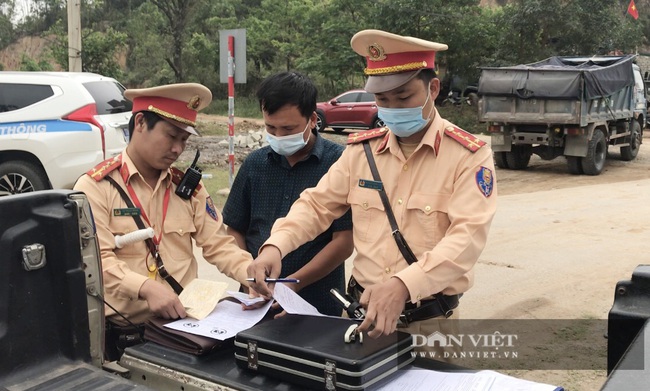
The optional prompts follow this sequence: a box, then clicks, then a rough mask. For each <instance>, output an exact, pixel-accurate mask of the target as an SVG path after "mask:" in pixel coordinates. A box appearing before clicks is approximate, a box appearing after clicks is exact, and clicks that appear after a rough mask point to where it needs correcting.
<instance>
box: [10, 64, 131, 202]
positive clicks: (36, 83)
mask: <svg viewBox="0 0 650 391" xmlns="http://www.w3.org/2000/svg"><path fill="white" fill-rule="evenodd" d="M123 92H124V87H123V86H122V85H121V84H120V83H118V82H117V81H116V80H115V79H112V78H109V77H104V76H101V75H97V74H94V73H75V72H0V196H3V195H8V194H17V193H24V192H28V191H34V190H43V189H51V188H53V189H62V188H68V189H71V188H72V186H73V184H74V182H75V181H76V180H77V178H78V177H79V176H80V175H81V174H83V173H84V172H86V171H87V170H89V169H91V168H92V167H94V166H95V165H97V164H99V163H101V162H102V161H103V160H104V159H106V158H109V157H112V156H115V155H116V154H118V153H120V152H121V151H122V150H123V149H124V147H125V146H126V144H127V141H128V123H129V119H130V118H131V102H129V101H128V100H127V99H125V98H124V94H123Z"/></svg>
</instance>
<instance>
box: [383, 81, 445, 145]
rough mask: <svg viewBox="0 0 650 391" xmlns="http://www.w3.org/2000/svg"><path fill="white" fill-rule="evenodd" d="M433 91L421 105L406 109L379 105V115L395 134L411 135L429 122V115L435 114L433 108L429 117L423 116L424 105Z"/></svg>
mask: <svg viewBox="0 0 650 391" xmlns="http://www.w3.org/2000/svg"><path fill="white" fill-rule="evenodd" d="M430 97H431V91H429V94H428V95H427V100H425V101H424V104H423V105H422V106H419V107H408V108H405V109H389V108H385V107H377V115H378V116H379V118H380V119H381V120H382V121H384V124H385V125H386V126H388V128H389V129H390V130H391V132H393V134H395V136H397V137H409V136H412V135H414V134H415V133H417V132H419V131H420V130H422V128H424V126H425V125H426V124H427V123H428V122H429V117H431V114H433V108H432V109H431V112H430V113H429V117H427V118H426V119H425V118H423V110H424V106H426V105H427V102H428V101H429V98H430Z"/></svg>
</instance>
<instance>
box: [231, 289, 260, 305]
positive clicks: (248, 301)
mask: <svg viewBox="0 0 650 391" xmlns="http://www.w3.org/2000/svg"><path fill="white" fill-rule="evenodd" d="M226 293H228V294H229V295H230V296H232V297H234V298H235V299H237V300H239V302H240V303H242V304H244V305H249V306H250V305H253V304H255V303H260V302H263V301H264V298H263V297H261V296H258V297H248V293H244V292H235V291H226Z"/></svg>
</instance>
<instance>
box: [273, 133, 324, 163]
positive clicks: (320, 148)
mask: <svg viewBox="0 0 650 391" xmlns="http://www.w3.org/2000/svg"><path fill="white" fill-rule="evenodd" d="M312 136H313V137H315V138H316V142H314V147H313V148H312V149H311V153H310V154H309V156H308V157H307V158H306V159H305V160H307V159H309V158H310V157H312V156H315V157H316V159H318V160H322V159H323V152H324V151H325V147H324V145H323V137H322V136H320V135H319V134H318V132H312ZM268 148H269V152H268V154H269V158H272V159H275V161H282V160H283V159H284V160H286V159H287V158H286V157H285V156H282V155H280V154H279V153H277V152H275V151H274V150H273V148H271V147H268Z"/></svg>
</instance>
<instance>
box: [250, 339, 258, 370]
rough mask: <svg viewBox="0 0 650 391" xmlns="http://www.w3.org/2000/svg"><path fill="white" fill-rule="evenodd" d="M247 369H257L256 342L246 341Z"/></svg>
mask: <svg viewBox="0 0 650 391" xmlns="http://www.w3.org/2000/svg"><path fill="white" fill-rule="evenodd" d="M248 369H254V370H257V342H255V341H248Z"/></svg>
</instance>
